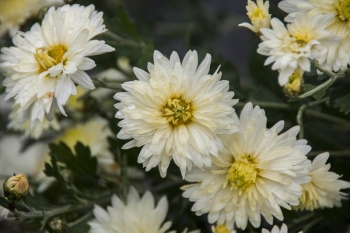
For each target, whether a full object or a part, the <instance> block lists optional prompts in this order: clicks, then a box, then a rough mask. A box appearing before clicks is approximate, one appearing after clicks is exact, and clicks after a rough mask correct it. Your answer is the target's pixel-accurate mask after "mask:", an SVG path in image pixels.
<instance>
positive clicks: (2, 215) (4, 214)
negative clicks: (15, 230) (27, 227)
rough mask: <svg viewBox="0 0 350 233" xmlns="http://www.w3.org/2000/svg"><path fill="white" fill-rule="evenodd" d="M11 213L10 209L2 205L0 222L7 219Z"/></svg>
mask: <svg viewBox="0 0 350 233" xmlns="http://www.w3.org/2000/svg"><path fill="white" fill-rule="evenodd" d="M9 213H10V211H9V210H8V209H6V208H4V207H2V206H0V222H1V221H2V220H5V219H7V216H8V214H9Z"/></svg>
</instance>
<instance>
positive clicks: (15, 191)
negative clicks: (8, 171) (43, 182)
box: [3, 174, 29, 202]
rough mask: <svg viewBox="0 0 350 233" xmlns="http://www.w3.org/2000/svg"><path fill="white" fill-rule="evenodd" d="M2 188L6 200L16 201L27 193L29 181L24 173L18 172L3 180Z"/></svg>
mask: <svg viewBox="0 0 350 233" xmlns="http://www.w3.org/2000/svg"><path fill="white" fill-rule="evenodd" d="M3 188H4V196H5V197H6V198H7V200H9V201H10V202H17V201H19V200H21V199H22V197H24V196H25V195H27V193H28V189H29V183H28V180H27V177H26V176H25V175H24V174H18V175H14V176H12V177H10V178H8V179H7V180H5V182H4V185H3Z"/></svg>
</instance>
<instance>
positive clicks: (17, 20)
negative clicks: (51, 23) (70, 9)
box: [0, 0, 64, 37]
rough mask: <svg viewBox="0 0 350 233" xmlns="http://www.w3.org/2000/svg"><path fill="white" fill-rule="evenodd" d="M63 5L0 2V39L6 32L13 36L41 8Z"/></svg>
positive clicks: (48, 0) (40, 0)
mask: <svg viewBox="0 0 350 233" xmlns="http://www.w3.org/2000/svg"><path fill="white" fill-rule="evenodd" d="M63 3H64V1H63V0H0V21H1V24H0V37H1V36H2V35H3V34H4V33H6V32H7V31H9V33H10V35H11V37H12V36H14V35H15V34H16V32H17V31H18V29H19V26H20V25H21V24H23V23H24V22H25V21H26V20H27V19H28V18H29V17H31V16H33V15H36V14H38V12H39V10H40V9H41V8H42V7H45V6H53V5H62V4H63Z"/></svg>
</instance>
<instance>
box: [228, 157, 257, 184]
mask: <svg viewBox="0 0 350 233" xmlns="http://www.w3.org/2000/svg"><path fill="white" fill-rule="evenodd" d="M257 175H258V169H257V168H256V165H255V162H254V160H253V159H252V158H251V157H250V155H248V156H244V157H243V158H241V159H240V160H238V161H235V162H234V163H233V164H232V165H231V167H230V169H229V170H228V172H227V174H226V179H227V180H228V181H229V182H230V183H231V189H235V190H236V189H238V188H240V189H243V190H246V189H247V188H249V187H250V186H251V185H253V184H255V182H256V178H257Z"/></svg>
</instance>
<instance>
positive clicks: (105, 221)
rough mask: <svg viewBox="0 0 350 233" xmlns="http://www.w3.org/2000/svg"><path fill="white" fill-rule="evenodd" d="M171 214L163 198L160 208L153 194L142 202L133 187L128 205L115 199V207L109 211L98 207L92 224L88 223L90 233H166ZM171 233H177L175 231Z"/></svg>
mask: <svg viewBox="0 0 350 233" xmlns="http://www.w3.org/2000/svg"><path fill="white" fill-rule="evenodd" d="M167 211H168V201H167V199H166V198H165V197H162V198H161V199H160V200H159V202H158V204H157V206H156V207H155V205H154V198H153V196H152V194H151V193H150V192H146V193H145V194H144V195H143V197H142V198H141V199H140V196H139V194H138V193H137V191H136V189H135V188H133V187H131V188H130V190H129V194H128V197H127V203H123V202H122V201H121V200H120V199H119V197H117V196H116V195H114V196H113V197H112V206H109V207H107V211H105V210H104V209H102V208H101V207H99V206H97V205H96V206H95V209H94V215H95V218H96V219H94V220H93V221H91V222H89V225H90V226H91V229H90V231H89V233H105V232H109V233H126V232H128V233H165V232H168V231H167V230H168V229H169V228H170V227H171V222H165V223H163V222H164V220H165V218H166V215H167ZM168 233H175V232H174V231H171V232H168Z"/></svg>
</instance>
